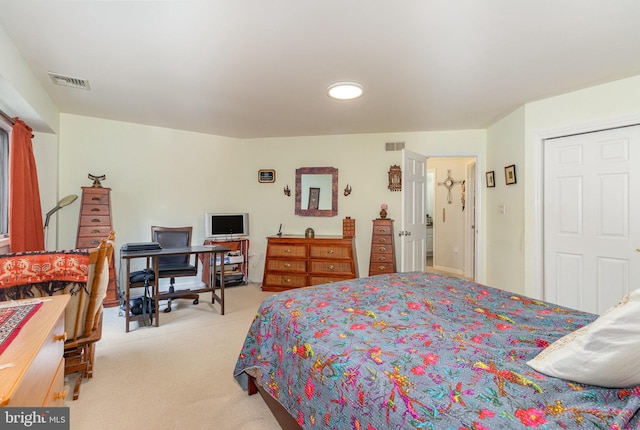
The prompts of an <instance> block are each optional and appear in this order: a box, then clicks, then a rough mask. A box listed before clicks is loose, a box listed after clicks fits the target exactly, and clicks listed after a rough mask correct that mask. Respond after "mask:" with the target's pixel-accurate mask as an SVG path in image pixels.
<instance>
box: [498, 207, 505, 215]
mask: <svg viewBox="0 0 640 430" xmlns="http://www.w3.org/2000/svg"><path fill="white" fill-rule="evenodd" d="M506 212H507V210H506V208H505V207H504V205H500V206H498V213H499V214H500V215H504V214H505V213H506Z"/></svg>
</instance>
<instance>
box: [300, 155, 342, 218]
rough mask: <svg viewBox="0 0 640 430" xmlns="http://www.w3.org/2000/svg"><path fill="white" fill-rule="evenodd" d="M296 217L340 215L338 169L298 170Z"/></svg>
mask: <svg viewBox="0 0 640 430" xmlns="http://www.w3.org/2000/svg"><path fill="white" fill-rule="evenodd" d="M295 213H296V215H300V216H336V215H338V169H336V168H335V167H301V168H299V169H296V212H295Z"/></svg>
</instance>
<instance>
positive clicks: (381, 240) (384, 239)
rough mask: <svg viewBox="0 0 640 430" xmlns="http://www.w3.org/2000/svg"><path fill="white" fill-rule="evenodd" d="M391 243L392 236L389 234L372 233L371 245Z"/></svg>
mask: <svg viewBox="0 0 640 430" xmlns="http://www.w3.org/2000/svg"><path fill="white" fill-rule="evenodd" d="M392 243H393V238H392V237H391V236H389V235H386V236H382V235H379V234H374V235H373V238H371V244H372V246H375V245H390V244H392Z"/></svg>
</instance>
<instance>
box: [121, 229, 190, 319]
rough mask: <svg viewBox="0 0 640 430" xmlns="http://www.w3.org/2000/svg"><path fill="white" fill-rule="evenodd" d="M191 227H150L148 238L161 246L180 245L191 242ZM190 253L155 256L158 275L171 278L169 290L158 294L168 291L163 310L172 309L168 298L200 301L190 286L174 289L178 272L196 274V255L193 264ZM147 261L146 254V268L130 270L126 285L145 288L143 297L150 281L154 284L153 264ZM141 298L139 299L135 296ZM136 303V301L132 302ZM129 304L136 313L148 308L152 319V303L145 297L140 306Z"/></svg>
mask: <svg viewBox="0 0 640 430" xmlns="http://www.w3.org/2000/svg"><path fill="white" fill-rule="evenodd" d="M192 230H193V228H192V227H158V226H153V227H151V240H152V241H153V242H158V243H160V245H161V246H162V247H163V248H181V247H185V246H190V245H191V233H192ZM190 260H191V256H190V255H176V256H167V257H159V258H158V277H159V278H170V280H169V290H168V291H166V292H161V293H160V294H161V295H165V296H166V295H169V298H168V299H167V307H166V308H165V309H164V312H171V301H172V300H173V299H191V300H193V304H194V305H197V304H198V302H199V301H200V296H199V295H198V294H196V293H192V292H190V291H189V290H181V291H178V292H176V290H175V280H176V278H178V277H181V276H197V275H198V266H197V264H198V259H197V257H196V258H195V265H192V264H191V261H190ZM149 263H150V261H149V259H148V258H147V268H146V269H143V270H138V271H136V272H131V274H130V276H129V288H139V287H144V288H145V295H144V297H150V296H151V294H150V293H149V289H150V288H151V286H152V285H155V274H154V272H153V268H151V267H150V265H149ZM137 299H139V298H135V297H134V298H133V299H132V300H133V301H134V302H135V301H136V300H137ZM138 301H140V300H138ZM135 303H137V302H135ZM131 306H132V311H131V312H132V313H134V314H135V315H137V314H140V313H143V314H144V311H146V310H147V307H148V308H149V317H150V319H151V321H153V315H152V313H153V309H152V308H154V307H155V305H154V304H153V302H152V301H150V302H149V305H146V304H145V303H144V301H142V303H141V305H140V306H141V307H140V309H137V308H135V309H134V307H135V306H134V305H133V304H131Z"/></svg>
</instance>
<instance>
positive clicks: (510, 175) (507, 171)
mask: <svg viewBox="0 0 640 430" xmlns="http://www.w3.org/2000/svg"><path fill="white" fill-rule="evenodd" d="M504 180H505V182H506V184H507V185H511V184H515V183H516V165H515V164H512V165H511V166H507V167H505V168H504Z"/></svg>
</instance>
